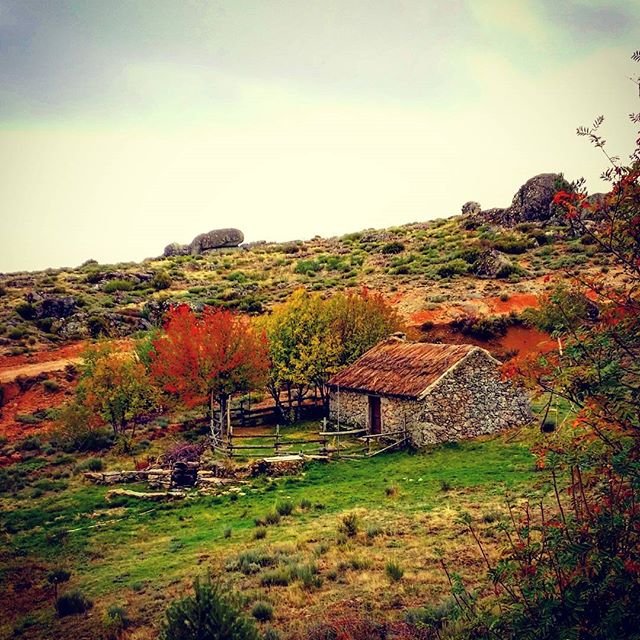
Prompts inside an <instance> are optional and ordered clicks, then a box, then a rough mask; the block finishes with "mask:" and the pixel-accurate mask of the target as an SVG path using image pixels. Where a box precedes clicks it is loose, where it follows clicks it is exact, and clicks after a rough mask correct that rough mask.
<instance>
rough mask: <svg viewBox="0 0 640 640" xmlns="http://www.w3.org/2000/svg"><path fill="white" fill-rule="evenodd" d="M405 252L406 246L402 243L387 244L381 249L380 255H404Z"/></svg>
mask: <svg viewBox="0 0 640 640" xmlns="http://www.w3.org/2000/svg"><path fill="white" fill-rule="evenodd" d="M403 251H404V244H403V243H402V242H397V241H395V242H387V244H384V245H382V248H381V249H380V253H386V254H395V253H402V252H403Z"/></svg>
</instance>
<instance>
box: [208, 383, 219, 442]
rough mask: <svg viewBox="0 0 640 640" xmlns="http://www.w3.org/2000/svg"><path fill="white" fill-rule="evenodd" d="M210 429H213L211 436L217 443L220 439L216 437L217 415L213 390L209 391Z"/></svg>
mask: <svg viewBox="0 0 640 640" xmlns="http://www.w3.org/2000/svg"><path fill="white" fill-rule="evenodd" d="M209 430H210V431H211V438H212V439H213V444H217V442H218V439H217V437H216V424H215V415H214V409H213V391H210V392H209Z"/></svg>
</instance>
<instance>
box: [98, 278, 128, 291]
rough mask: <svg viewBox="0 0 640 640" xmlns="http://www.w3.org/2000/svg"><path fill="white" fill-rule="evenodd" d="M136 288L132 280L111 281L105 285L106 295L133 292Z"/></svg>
mask: <svg viewBox="0 0 640 640" xmlns="http://www.w3.org/2000/svg"><path fill="white" fill-rule="evenodd" d="M133 288H134V285H133V282H131V280H118V279H116V280H109V282H107V283H106V284H105V285H104V292H105V293H114V292H115V291H132V290H133Z"/></svg>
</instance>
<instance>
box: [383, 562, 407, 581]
mask: <svg viewBox="0 0 640 640" xmlns="http://www.w3.org/2000/svg"><path fill="white" fill-rule="evenodd" d="M384 572H385V573H386V574H387V577H388V578H389V580H391V581H392V582H399V581H400V580H402V576H404V569H403V568H402V567H401V566H400V565H399V564H398V563H397V562H387V566H386V567H385V569H384Z"/></svg>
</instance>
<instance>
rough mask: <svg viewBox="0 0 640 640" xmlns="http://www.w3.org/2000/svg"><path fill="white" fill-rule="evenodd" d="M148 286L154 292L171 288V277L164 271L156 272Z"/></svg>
mask: <svg viewBox="0 0 640 640" xmlns="http://www.w3.org/2000/svg"><path fill="white" fill-rule="evenodd" d="M149 284H150V285H151V286H152V287H153V288H154V289H155V290H156V291H162V290H163V289H168V288H169V287H170V286H171V276H170V275H169V274H168V273H167V272H166V271H156V272H155V273H154V274H153V278H151V280H150V282H149Z"/></svg>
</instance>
